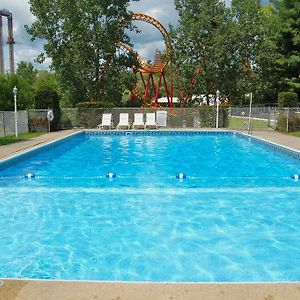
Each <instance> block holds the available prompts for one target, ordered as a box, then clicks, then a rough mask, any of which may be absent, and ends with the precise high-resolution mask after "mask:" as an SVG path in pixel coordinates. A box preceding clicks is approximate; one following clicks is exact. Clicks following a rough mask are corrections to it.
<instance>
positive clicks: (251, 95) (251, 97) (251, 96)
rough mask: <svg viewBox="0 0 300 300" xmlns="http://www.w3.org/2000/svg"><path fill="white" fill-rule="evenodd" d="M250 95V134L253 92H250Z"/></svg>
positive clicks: (249, 128)
mask: <svg viewBox="0 0 300 300" xmlns="http://www.w3.org/2000/svg"><path fill="white" fill-rule="evenodd" d="M249 96H250V103H249V116H248V134H249V133H250V131H251V114H252V99H253V94H252V92H251V93H249Z"/></svg>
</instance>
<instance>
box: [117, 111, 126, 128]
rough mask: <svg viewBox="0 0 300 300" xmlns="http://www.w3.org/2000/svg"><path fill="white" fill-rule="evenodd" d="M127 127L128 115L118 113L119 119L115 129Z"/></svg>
mask: <svg viewBox="0 0 300 300" xmlns="http://www.w3.org/2000/svg"><path fill="white" fill-rule="evenodd" d="M122 128H125V129H129V117H128V114H127V113H121V114H120V119H119V124H118V125H117V129H122Z"/></svg>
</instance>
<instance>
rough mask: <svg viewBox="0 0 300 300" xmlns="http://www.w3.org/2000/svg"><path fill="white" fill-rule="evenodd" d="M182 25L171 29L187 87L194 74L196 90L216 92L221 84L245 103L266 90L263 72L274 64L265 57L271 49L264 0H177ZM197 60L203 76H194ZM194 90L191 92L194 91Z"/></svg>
mask: <svg viewBox="0 0 300 300" xmlns="http://www.w3.org/2000/svg"><path fill="white" fill-rule="evenodd" d="M175 4H176V8H177V10H178V12H179V16H180V19H179V25H178V28H177V29H175V30H174V29H173V30H172V38H173V44H174V57H175V60H176V64H177V65H178V66H179V69H180V71H181V72H180V73H181V77H182V81H183V83H184V86H185V87H186V91H185V93H186V94H187V93H188V89H189V86H190V83H191V81H192V79H193V78H196V79H197V84H196V86H195V88H194V90H193V93H194V94H214V93H215V92H216V90H217V89H219V90H220V91H221V94H222V95H226V96H227V97H229V98H230V100H231V102H232V103H240V102H241V101H242V100H243V98H244V95H245V94H247V93H249V92H250V91H252V92H254V93H255V92H256V91H257V93H256V94H255V97H254V99H255V100H257V99H258V97H257V96H258V95H259V93H260V92H261V90H260V89H259V88H258V86H260V87H261V89H262V88H263V85H260V82H261V78H262V77H261V76H263V74H264V73H265V70H266V69H267V68H268V67H269V66H268V64H265V65H264V66H263V65H261V63H263V62H264V60H263V57H266V56H267V53H269V50H270V45H268V44H267V43H266V42H265V36H264V35H265V33H266V30H268V27H266V29H265V27H264V16H263V13H262V9H261V8H262V7H261V4H260V1H259V0H232V1H231V6H230V7H226V6H225V4H224V2H223V1H217V0H213V1H209V0H200V1H198V0H176V1H175ZM197 66H199V67H200V73H199V76H195V70H196V68H197ZM190 96H191V95H190Z"/></svg>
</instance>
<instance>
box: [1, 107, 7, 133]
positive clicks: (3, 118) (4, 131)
mask: <svg viewBox="0 0 300 300" xmlns="http://www.w3.org/2000/svg"><path fill="white" fill-rule="evenodd" d="M4 115H5V112H4V111H3V112H2V121H3V134H4V136H6V127H5V117H4Z"/></svg>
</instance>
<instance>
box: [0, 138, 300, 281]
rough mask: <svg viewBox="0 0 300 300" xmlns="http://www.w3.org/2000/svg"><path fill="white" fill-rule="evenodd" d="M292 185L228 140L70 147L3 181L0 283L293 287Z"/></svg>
mask: <svg viewBox="0 0 300 300" xmlns="http://www.w3.org/2000/svg"><path fill="white" fill-rule="evenodd" d="M109 172H114V173H116V174H117V178H114V179H108V178H106V177H105V175H106V174H107V173H109ZM28 173H33V174H35V175H36V178H34V179H32V180H28V179H25V178H24V174H28ZM178 173H185V174H187V178H186V179H183V180H178V179H176V174H178ZM299 173H300V161H299V160H297V159H294V158H292V157H289V156H287V155H286V154H283V153H282V152H279V151H275V150H274V149H272V148H271V147H270V146H268V145H265V144H262V143H257V142H256V141H255V140H253V139H249V138H246V137H241V136H239V135H234V134H206V135H203V134H199V135H197V134H193V135H180V134H177V135H171V134H170V135H162V136H160V135H155V136H154V135H129V136H124V135H116V136H115V135H105V136H104V135H103V136H102V135H100V136H98V135H87V134H80V135H77V136H75V137H74V138H72V139H70V140H68V141H66V142H64V143H60V144H58V145H56V146H55V147H52V148H50V149H48V150H47V151H45V152H41V153H39V154H36V155H34V156H32V157H29V158H27V159H26V160H24V161H20V162H18V163H17V164H15V165H12V166H10V167H7V168H4V169H2V170H0V195H1V198H0V277H4V278H43V279H81V280H122V281H168V282H170V281H178V282H183V281H193V282H194V281H197V282H212V281H220V282H224V281H226V282H232V281H237V282H241V281H250V282H254V281H299V280H300V271H299V268H298V262H299V259H300V239H299V232H300V222H299V217H300V201H299V200H300V183H299V182H295V181H294V180H291V179H290V175H292V174H299Z"/></svg>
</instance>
